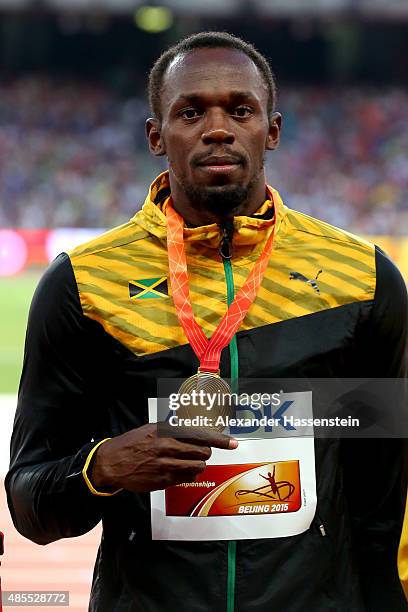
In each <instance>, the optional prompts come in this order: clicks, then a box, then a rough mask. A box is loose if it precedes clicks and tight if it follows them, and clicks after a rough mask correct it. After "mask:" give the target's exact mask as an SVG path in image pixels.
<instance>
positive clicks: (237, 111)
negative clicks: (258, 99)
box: [232, 106, 252, 117]
mask: <svg viewBox="0 0 408 612" xmlns="http://www.w3.org/2000/svg"><path fill="white" fill-rule="evenodd" d="M232 114H233V115H235V116H236V117H249V116H250V115H252V108H250V107H249V106H237V107H236V108H234V110H233V112H232Z"/></svg>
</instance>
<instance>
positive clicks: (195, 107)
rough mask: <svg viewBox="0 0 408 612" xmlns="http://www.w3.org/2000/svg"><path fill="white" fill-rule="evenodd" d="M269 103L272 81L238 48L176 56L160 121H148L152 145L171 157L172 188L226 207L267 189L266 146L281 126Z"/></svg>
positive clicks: (216, 206) (270, 145) (219, 208)
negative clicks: (270, 113) (151, 124)
mask: <svg viewBox="0 0 408 612" xmlns="http://www.w3.org/2000/svg"><path fill="white" fill-rule="evenodd" d="M267 103H268V89H267V86H266V84H265V83H264V81H263V79H262V77H261V74H260V73H259V70H258V68H257V67H256V65H255V64H254V63H253V62H252V60H251V59H249V58H248V57H247V56H246V55H245V54H244V53H242V52H241V51H237V50H235V49H224V48H214V49H199V50H195V51H193V52H189V53H187V54H186V55H183V56H178V57H177V58H176V59H175V60H174V61H173V62H172V64H171V65H170V66H169V68H168V70H167V72H166V74H165V76H164V81H163V90H162V97H161V109H162V121H161V125H160V126H157V130H156V131H155V129H153V130H152V129H150V133H149V127H148V134H149V142H150V148H151V150H152V152H153V153H154V154H156V155H167V157H168V161H169V174H170V182H171V188H172V192H174V190H176V191H179V192H181V193H183V194H184V195H185V196H186V197H187V198H188V200H189V201H190V202H191V203H192V204H193V205H194V206H195V207H202V206H204V207H205V208H206V209H207V210H211V209H213V210H216V211H218V212H219V213H220V214H223V213H225V214H228V213H229V212H232V211H233V210H234V209H236V208H237V207H238V206H239V205H240V204H242V202H243V201H244V200H248V198H251V195H252V193H253V192H254V190H256V189H258V190H259V186H260V185H262V187H261V188H262V189H263V190H264V185H265V177H264V170H263V166H264V155H265V150H266V149H273V148H275V147H276V146H277V144H278V138H279V125H280V117H279V116H278V114H276V115H275V117H274V118H273V120H272V122H270V118H269V117H268V113H267Z"/></svg>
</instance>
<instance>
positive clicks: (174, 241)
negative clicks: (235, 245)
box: [166, 199, 276, 372]
mask: <svg viewBox="0 0 408 612" xmlns="http://www.w3.org/2000/svg"><path fill="white" fill-rule="evenodd" d="M166 218H167V252H168V259H169V272H170V285H171V290H172V294H173V301H174V305H175V307H176V312H177V317H178V320H179V322H180V325H181V326H182V328H183V329H184V333H185V334H186V336H187V339H188V341H189V342H190V345H191V347H192V349H193V351H194V352H195V354H196V355H197V357H198V359H199V361H200V368H199V369H200V371H201V372H218V371H219V365H220V359H221V351H222V349H223V348H224V347H225V346H227V344H229V343H230V342H231V340H232V338H233V336H234V334H235V332H236V331H237V330H238V328H239V326H240V325H241V322H242V320H243V319H244V317H245V315H246V314H247V312H248V310H249V307H250V306H251V304H252V302H253V301H254V299H255V297H256V294H257V291H258V289H259V286H260V284H261V282H262V279H263V276H264V274H265V270H266V268H267V265H268V261H269V257H270V255H271V252H272V245H273V239H274V234H275V227H276V204H275V224H274V225H273V228H272V231H271V233H270V235H269V238H268V240H267V241H266V243H265V246H264V248H263V251H262V253H261V255H260V256H259V258H258V260H257V261H256V263H255V265H254V267H253V268H252V270H251V272H250V273H249V275H248V277H247V279H246V281H245V283H244V284H243V285H242V287H241V289H240V290H239V291H238V293H237V294H236V296H235V298H234V301H233V302H232V303H231V305H230V307H229V308H228V310H227V312H226V313H225V315H224V316H223V317H222V319H221V321H220V322H219V323H218V325H217V327H216V329H215V331H214V333H213V335H212V336H211V339H210V340H208V338H207V336H206V335H205V334H204V332H203V330H202V329H201V327H200V326H199V325H198V323H197V321H196V320H195V318H194V313H193V308H192V306H191V300H190V292H189V288H188V272H187V259H186V251H185V248H184V236H183V230H184V220H183V218H182V217H181V216H180V215H179V214H178V212H177V211H175V210H174V208H173V205H172V202H171V199H170V200H169V201H168V203H167V206H166Z"/></svg>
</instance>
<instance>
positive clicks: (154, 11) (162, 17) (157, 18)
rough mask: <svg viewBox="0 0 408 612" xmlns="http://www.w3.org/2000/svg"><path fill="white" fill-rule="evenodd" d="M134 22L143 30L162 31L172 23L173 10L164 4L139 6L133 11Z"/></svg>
mask: <svg viewBox="0 0 408 612" xmlns="http://www.w3.org/2000/svg"><path fill="white" fill-rule="evenodd" d="M135 23H136V25H137V26H138V27H139V28H140V29H141V30H145V32H151V33H152V34H156V33H158V32H164V31H165V30H168V29H169V28H171V26H172V25H173V12H172V11H171V10H170V9H169V8H168V7H166V6H141V7H140V8H138V9H137V11H136V13H135Z"/></svg>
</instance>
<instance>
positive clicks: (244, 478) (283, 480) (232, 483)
mask: <svg viewBox="0 0 408 612" xmlns="http://www.w3.org/2000/svg"><path fill="white" fill-rule="evenodd" d="M293 395H301V394H291V396H293ZM302 395H303V394H302ZM308 396H309V394H308ZM301 399H302V403H304V400H305V398H304V397H303V398H301ZM308 403H309V408H310V410H308V411H307V412H308V413H309V414H311V413H312V410H311V398H310V402H308ZM149 421H150V422H156V421H157V400H156V399H155V398H150V399H149ZM212 450H213V453H212V456H211V458H210V459H209V460H208V461H207V468H206V469H205V470H204V472H203V473H202V474H200V475H199V477H198V478H197V479H196V482H195V483H185V484H184V485H177V486H176V487H169V488H168V489H166V490H161V491H154V492H152V493H151V494H150V495H151V521H152V538H153V540H194V541H197V540H242V539H260V538H280V537H284V536H292V535H296V534H299V533H302V532H304V531H306V530H307V529H308V528H309V527H310V524H311V522H312V520H313V517H314V515H315V511H316V472H315V455H314V439H313V438H312V437H308V438H304V437H303V438H302V437H282V438H277V437H275V438H273V439H270V438H269V439H264V438H262V439H260V438H258V439H248V438H246V439H241V440H240V441H239V446H238V448H237V449H234V450H220V449H216V448H213V449H212Z"/></svg>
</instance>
